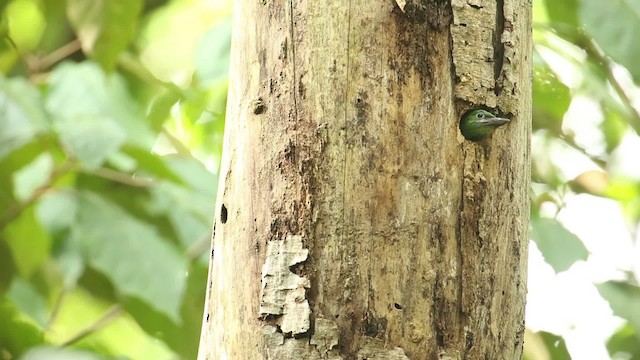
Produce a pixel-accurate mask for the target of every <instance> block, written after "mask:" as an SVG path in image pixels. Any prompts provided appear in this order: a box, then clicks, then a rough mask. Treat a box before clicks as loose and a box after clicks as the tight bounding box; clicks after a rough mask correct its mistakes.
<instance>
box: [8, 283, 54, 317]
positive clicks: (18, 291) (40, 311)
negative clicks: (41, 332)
mask: <svg viewBox="0 0 640 360" xmlns="http://www.w3.org/2000/svg"><path fill="white" fill-rule="evenodd" d="M7 296H8V298H9V299H11V301H13V303H14V304H15V305H16V307H17V308H18V309H19V310H20V311H21V312H22V313H23V314H25V315H28V316H29V317H30V318H31V319H32V320H34V321H35V322H37V323H38V325H40V326H41V327H42V328H44V327H45V325H46V323H47V302H46V300H45V299H44V298H43V297H42V295H40V293H38V291H37V290H36V289H35V288H34V287H33V286H32V285H31V284H30V283H28V282H26V281H24V280H22V279H20V278H15V279H13V282H12V283H11V288H9V292H8V294H7Z"/></svg>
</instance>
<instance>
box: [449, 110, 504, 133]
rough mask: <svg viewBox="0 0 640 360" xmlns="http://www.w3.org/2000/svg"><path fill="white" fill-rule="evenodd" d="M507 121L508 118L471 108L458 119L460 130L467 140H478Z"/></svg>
mask: <svg viewBox="0 0 640 360" xmlns="http://www.w3.org/2000/svg"><path fill="white" fill-rule="evenodd" d="M508 122H509V119H505V118H499V117H496V116H495V115H493V114H492V113H490V112H488V111H486V110H482V109H477V110H472V111H469V112H467V113H466V114H465V115H464V116H463V117H462V120H460V132H461V133H462V135H463V136H464V138H465V139H467V140H470V141H480V140H482V139H484V138H486V137H487V136H489V135H491V133H492V132H493V130H495V129H496V128H497V127H499V126H502V125H504V124H506V123H508Z"/></svg>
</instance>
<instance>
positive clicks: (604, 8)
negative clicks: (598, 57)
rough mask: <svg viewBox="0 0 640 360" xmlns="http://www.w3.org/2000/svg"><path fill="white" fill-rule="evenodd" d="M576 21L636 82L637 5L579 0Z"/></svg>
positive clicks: (639, 50) (639, 73)
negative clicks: (582, 25)
mask: <svg viewBox="0 0 640 360" xmlns="http://www.w3.org/2000/svg"><path fill="white" fill-rule="evenodd" d="M579 16H580V20H581V21H582V23H583V24H584V27H585V29H586V31H587V33H589V35H591V37H592V38H593V39H595V41H596V42H597V43H598V45H599V46H600V47H601V48H602V49H603V50H604V51H605V52H606V53H607V55H608V56H610V57H611V58H612V59H613V60H615V61H616V62H617V63H619V64H621V65H623V66H624V67H626V68H627V69H628V70H629V72H630V73H631V75H632V76H633V77H634V79H635V80H636V82H638V81H640V63H639V62H638V59H640V46H638V39H639V38H640V27H638V26H637V24H638V23H640V1H629V0H615V1H602V0H582V1H581V2H580V11H579Z"/></svg>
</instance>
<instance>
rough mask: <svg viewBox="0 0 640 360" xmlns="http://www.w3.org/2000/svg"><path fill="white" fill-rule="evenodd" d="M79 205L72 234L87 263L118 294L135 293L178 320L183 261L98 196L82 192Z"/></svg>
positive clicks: (162, 241) (152, 233)
mask: <svg viewBox="0 0 640 360" xmlns="http://www.w3.org/2000/svg"><path fill="white" fill-rule="evenodd" d="M79 205H80V206H79V209H78V224H77V226H76V227H75V228H74V232H73V236H74V238H75V239H77V241H79V242H80V243H81V244H82V245H83V248H84V253H85V256H86V261H87V262H88V263H89V264H90V266H92V267H94V268H95V269H97V270H98V271H100V272H102V273H103V274H104V275H106V276H107V277H108V278H109V279H110V280H111V281H112V282H113V284H114V285H115V287H116V289H117V290H118V291H119V292H120V293H121V294H124V295H128V296H134V297H137V298H140V299H141V300H143V301H145V302H146V303H148V304H149V305H151V306H152V307H154V308H155V309H157V310H159V311H161V312H162V313H164V314H166V315H167V316H168V317H170V318H171V319H173V320H174V321H178V320H179V306H180V303H181V301H182V296H183V292H184V288H185V273H186V269H187V265H186V261H185V260H184V259H183V258H182V257H181V256H180V254H178V253H177V252H176V250H175V249H174V248H172V247H171V246H169V244H168V243H167V241H166V240H165V239H163V238H162V237H161V236H160V235H159V234H158V233H157V232H156V230H155V228H154V227H152V226H150V225H149V224H147V223H144V222H141V221H139V220H137V219H136V218H134V217H132V216H131V215H130V214H128V213H127V212H125V211H124V210H122V209H121V208H119V207H117V206H116V205H114V204H112V203H110V202H108V201H106V200H104V199H103V198H102V197H100V196H98V195H95V194H91V193H86V192H85V193H82V194H81V195H80V200H79Z"/></svg>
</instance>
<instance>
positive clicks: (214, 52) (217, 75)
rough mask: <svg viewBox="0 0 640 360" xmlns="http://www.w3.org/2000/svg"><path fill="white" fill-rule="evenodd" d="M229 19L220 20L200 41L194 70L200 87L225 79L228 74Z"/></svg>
mask: <svg viewBox="0 0 640 360" xmlns="http://www.w3.org/2000/svg"><path fill="white" fill-rule="evenodd" d="M230 48H231V17H230V16H229V17H226V18H223V19H222V20H220V21H219V22H218V23H217V24H216V25H215V26H213V27H212V28H211V29H209V30H208V31H207V32H206V33H205V34H204V35H203V37H202V40H200V44H199V45H198V48H197V49H196V53H195V59H194V60H195V70H196V74H197V75H198V79H199V80H200V81H201V82H202V84H201V86H203V87H207V86H209V85H211V84H213V83H215V82H217V81H220V80H223V79H226V78H227V77H228V74H229V52H230Z"/></svg>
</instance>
